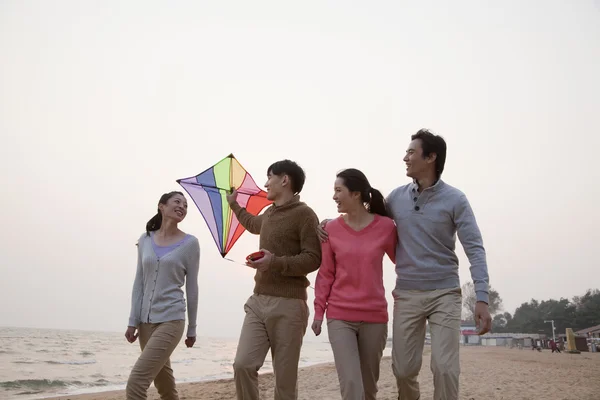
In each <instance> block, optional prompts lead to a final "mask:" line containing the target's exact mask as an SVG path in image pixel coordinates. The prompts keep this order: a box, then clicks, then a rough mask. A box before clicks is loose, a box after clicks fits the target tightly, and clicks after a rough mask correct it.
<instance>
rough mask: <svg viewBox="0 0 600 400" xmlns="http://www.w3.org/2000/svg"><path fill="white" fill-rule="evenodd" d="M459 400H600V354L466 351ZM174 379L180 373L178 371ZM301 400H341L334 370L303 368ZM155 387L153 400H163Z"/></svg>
mask: <svg viewBox="0 0 600 400" xmlns="http://www.w3.org/2000/svg"><path fill="white" fill-rule="evenodd" d="M429 351H430V350H429V348H426V349H425V356H424V359H423V367H422V369H421V374H420V378H419V381H420V383H421V391H422V398H423V400H425V399H431V398H433V376H432V374H431V371H430V359H429ZM461 369H462V374H461V381H460V392H461V393H460V398H461V399H465V400H490V399H498V400H500V399H502V400H509V399H510V400H532V399H557V400H558V399H560V400H571V399H572V400H598V399H599V398H600V377H599V375H598V371H600V353H582V354H578V355H575V354H566V353H561V354H552V353H551V352H550V351H548V350H545V351H543V352H541V353H539V352H537V351H531V350H529V349H524V350H518V349H508V348H504V347H502V348H489V347H488V348H486V347H462V348H461ZM175 373H177V372H176V371H175ZM299 384H300V390H299V399H302V400H309V399H310V400H314V399H323V400H340V399H341V396H340V393H339V388H338V380H337V375H336V371H335V366H334V365H333V364H322V365H317V366H312V367H307V368H303V369H301V370H300V373H299ZM259 385H260V392H261V398H262V399H272V398H273V375H272V374H270V373H266V374H262V375H261V376H260V378H259ZM178 388H179V393H180V398H181V399H182V400H183V399H189V400H191V399H206V400H217V399H224V400H229V399H235V387H234V385H233V382H232V381H231V380H230V379H228V380H219V381H211V382H201V383H185V384H180V385H179V386H178ZM395 393H396V389H395V381H394V376H393V374H392V371H391V360H390V358H389V357H386V358H384V359H383V360H382V371H381V378H380V380H379V395H378V398H379V399H381V400H388V399H389V400H393V399H396V398H397V395H396V394H395ZM123 398H124V393H123V392H122V391H116V392H103V393H97V394H85V395H76V396H64V397H58V398H55V399H61V400H67V399H68V400H92V399H94V400H121V399H123ZM158 398H159V397H158V395H157V393H156V390H155V389H154V386H152V387H151V389H150V390H149V399H152V400H154V399H158Z"/></svg>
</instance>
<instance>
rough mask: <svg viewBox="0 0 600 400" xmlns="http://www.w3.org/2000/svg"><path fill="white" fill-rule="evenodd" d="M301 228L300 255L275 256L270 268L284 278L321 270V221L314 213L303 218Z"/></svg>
mask: <svg viewBox="0 0 600 400" xmlns="http://www.w3.org/2000/svg"><path fill="white" fill-rule="evenodd" d="M303 220H304V221H305V222H304V224H303V225H302V227H301V228H300V249H301V250H300V253H299V254H296V255H294V256H275V255H273V258H272V259H271V265H270V268H271V269H272V270H274V271H277V272H280V273H281V274H282V275H284V276H306V275H308V274H310V273H311V272H314V271H316V270H317V269H319V265H320V264H321V243H320V242H319V236H318V235H317V226H318V225H319V220H318V218H317V215H316V214H315V213H314V212H311V214H310V215H308V216H306V217H305V218H303Z"/></svg>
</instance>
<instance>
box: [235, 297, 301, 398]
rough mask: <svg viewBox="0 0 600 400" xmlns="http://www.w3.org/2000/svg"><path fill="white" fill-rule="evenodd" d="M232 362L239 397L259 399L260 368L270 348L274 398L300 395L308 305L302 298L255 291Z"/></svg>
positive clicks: (246, 309)
mask: <svg viewBox="0 0 600 400" xmlns="http://www.w3.org/2000/svg"><path fill="white" fill-rule="evenodd" d="M244 311H245V312H246V317H245V319H244V324H243V326H242V332H241V334H240V340H239V343H238V348H237V353H236V355H235V361H234V363H233V371H234V380H235V389H236V393H237V398H238V400H258V398H259V397H258V393H259V392H258V370H259V369H260V368H261V367H262V365H263V363H264V361H265V357H266V356H267V353H268V351H269V347H270V348H271V356H272V358H273V372H274V375H275V400H296V399H297V398H298V386H297V383H298V362H299V361H300V350H301V348H302V340H303V338H304V334H305V333H306V327H307V325H308V315H309V310H308V305H307V304H306V301H304V300H301V299H288V298H284V297H273V296H265V295H257V294H254V295H252V296H250V298H249V299H248V301H247V302H246V304H245V305H244Z"/></svg>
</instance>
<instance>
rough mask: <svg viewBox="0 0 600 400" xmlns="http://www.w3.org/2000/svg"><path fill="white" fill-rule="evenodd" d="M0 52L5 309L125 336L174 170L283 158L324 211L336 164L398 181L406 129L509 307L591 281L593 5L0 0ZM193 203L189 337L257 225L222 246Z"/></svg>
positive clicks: (376, 181) (231, 327)
mask: <svg viewBox="0 0 600 400" xmlns="http://www.w3.org/2000/svg"><path fill="white" fill-rule="evenodd" d="M0 58H1V60H0V61H1V62H0V140H1V143H2V146H1V147H0V166H1V168H0V179H1V181H2V187H3V196H2V206H1V207H0V220H2V221H4V222H3V229H1V230H0V243H1V244H2V247H1V254H2V262H1V263H0V273H1V275H2V279H0V324H1V325H4V326H20V327H40V328H58V329H81V330H91V331H115V332H121V331H122V332H124V331H125V329H126V325H127V321H128V315H129V308H130V297H131V287H132V284H133V277H134V274H135V267H136V256H137V253H136V247H135V243H136V240H137V238H138V237H139V236H140V234H141V233H142V232H143V231H144V227H145V224H146V222H147V220H148V219H150V218H151V217H152V216H153V215H154V214H155V212H156V206H157V202H158V199H159V197H160V195H161V194H162V193H164V192H168V191H171V190H180V189H181V187H180V186H179V185H178V184H177V183H176V179H179V178H184V177H188V176H191V175H195V174H197V173H199V172H201V171H203V170H204V169H206V168H208V167H210V166H211V165H213V164H214V163H216V162H217V161H219V160H220V159H222V158H223V157H224V156H226V155H228V154H230V153H233V154H234V155H235V156H236V157H237V158H238V160H239V161H240V162H241V163H242V165H243V166H244V167H245V168H246V169H247V170H248V171H249V172H250V173H251V174H252V175H253V177H254V178H255V180H256V181H257V183H258V184H259V185H262V184H263V183H264V181H265V180H266V169H267V167H268V166H269V165H270V164H271V163H272V162H274V161H277V160H280V159H284V158H289V159H293V160H295V161H297V162H298V163H299V164H300V165H301V166H302V167H303V168H304V169H305V171H306V174H307V181H306V185H305V188H304V190H303V191H302V193H301V199H302V200H303V201H305V202H306V203H308V204H309V205H310V206H311V207H312V208H313V209H314V210H315V211H316V213H317V214H318V216H319V218H321V219H324V218H332V217H335V216H336V215H337V214H336V208H335V204H334V202H333V200H332V198H331V197H332V195H333V182H334V180H335V174H336V172H338V171H339V170H341V169H343V168H348V167H354V168H359V169H361V170H362V171H364V172H365V173H366V175H367V176H368V178H369V180H370V181H371V184H372V186H374V187H376V188H378V189H380V190H381V191H382V192H383V193H385V194H387V193H389V192H390V191H391V190H392V189H394V188H395V187H397V186H400V185H403V184H406V183H408V182H409V178H408V177H406V175H405V167H404V164H403V162H402V157H403V155H404V152H405V149H406V147H407V145H408V143H409V142H410V135H411V134H413V133H415V132H416V131H417V130H419V129H420V128H428V129H431V130H432V131H433V132H435V133H438V134H440V135H442V136H443V137H444V138H445V139H446V140H447V142H448V156H447V162H446V168H445V172H444V176H443V179H444V180H445V181H446V182H447V183H448V184H451V185H453V186H455V187H457V188H459V189H460V190H462V191H463V192H464V193H465V194H466V195H467V197H468V199H469V201H470V202H471V205H472V207H473V209H474V212H475V215H476V217H477V221H478V224H479V226H480V229H481V231H482V234H483V240H484V245H485V248H486V251H487V260H488V266H489V273H490V283H491V285H492V287H493V288H495V289H496V290H498V292H499V293H500V295H501V297H502V298H503V300H504V309H505V310H506V311H509V312H514V310H515V308H516V307H517V306H519V305H520V304H521V303H523V302H526V301H528V300H530V299H532V298H536V299H540V300H542V299H549V298H560V297H566V298H571V297H573V296H575V295H580V294H583V293H584V292H585V291H586V290H587V289H588V288H591V287H594V285H595V286H596V287H597V286H598V279H597V276H598V275H597V271H598V256H597V251H596V246H597V245H598V242H599V239H600V235H599V234H598V228H597V227H598V224H599V223H600V212H598V209H597V204H598V196H599V194H600V193H599V187H600V185H599V183H598V181H599V179H598V178H600V173H599V172H598V169H597V167H596V160H595V157H596V156H597V150H598V148H599V147H600V139H599V135H598V133H599V131H598V127H599V125H600V124H599V122H600V112H599V110H600V97H599V93H600V74H599V73H598V71H600V0H587V1H586V0H582V1H577V2H565V1H528V2H521V1H512V0H511V1H504V2H501V3H498V2H491V1H485V2H484V1H475V0H474V1H458V2H451V3H445V2H435V4H434V2H411V3H409V2H395V1H380V2H377V3H373V2H370V3H367V2H359V1H326V2H323V1H304V2H301V3H292V2H279V1H256V2H244V1H228V2H197V1H178V2H158V1H143V2H142V1H127V2H97V1H76V0H72V1H60V0H59V1H53V2H42V1H27V0H19V1H1V2H0ZM190 205H191V207H190V210H189V213H188V216H187V218H186V219H185V220H184V221H183V223H182V224H181V225H180V227H181V229H183V230H185V231H186V232H188V233H191V234H194V235H196V236H197V237H198V239H199V241H200V245H201V264H200V276H199V291H200V300H199V310H198V334H199V335H201V336H211V337H216V336H218V337H231V338H236V337H237V336H238V335H239V330H240V328H241V324H242V321H243V317H244V313H243V304H244V302H245V301H246V299H247V298H248V297H249V296H250V295H251V293H252V289H253V285H254V281H253V270H251V269H250V268H247V267H245V266H243V265H242V261H243V260H244V258H245V256H246V255H247V254H248V253H250V252H252V251H255V250H257V246H258V237H257V236H255V235H251V234H250V233H247V232H246V233H245V234H244V235H243V236H242V238H241V239H240V240H239V241H238V243H237V244H236V245H235V247H234V248H233V250H232V251H231V252H230V253H229V257H230V258H232V259H234V260H239V261H240V263H237V264H236V263H232V262H229V261H226V260H223V259H222V258H221V256H220V254H219V252H218V251H217V248H216V246H215V244H214V242H213V239H212V237H211V235H210V232H209V230H208V228H207V226H206V224H205V222H204V220H203V219H202V217H201V215H200V213H199V212H198V210H197V209H195V208H194V207H193V204H192V203H191V202H190ZM457 249H458V250H457V251H458V254H459V258H460V278H461V282H462V283H465V282H467V281H469V280H470V279H471V278H470V274H469V263H468V260H467V259H466V257H465V255H464V252H463V250H462V247H461V245H460V243H457ZM384 269H385V272H384V279H385V287H386V292H387V293H388V302H389V308H390V311H391V309H392V301H391V291H392V289H393V287H394V280H395V272H394V268H393V265H392V264H391V263H390V262H389V260H386V262H385V264H384ZM315 276H316V274H311V275H309V279H310V281H311V284H314V279H315ZM313 300H314V295H313V291H312V289H309V300H308V301H309V305H310V308H311V317H310V321H312V314H313V313H314V311H313V306H312V302H313ZM325 334H326V333H325ZM306 340H317V339H316V338H315V337H314V334H313V333H312V332H311V331H310V330H308V331H307V334H306Z"/></svg>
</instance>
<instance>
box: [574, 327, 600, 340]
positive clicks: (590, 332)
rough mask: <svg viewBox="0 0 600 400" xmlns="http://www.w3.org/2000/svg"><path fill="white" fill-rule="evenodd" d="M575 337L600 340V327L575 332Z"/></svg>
mask: <svg viewBox="0 0 600 400" xmlns="http://www.w3.org/2000/svg"><path fill="white" fill-rule="evenodd" d="M575 335H576V336H585V337H588V338H600V325H596V326H592V327H590V328H586V329H582V330H580V331H577V332H575Z"/></svg>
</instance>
